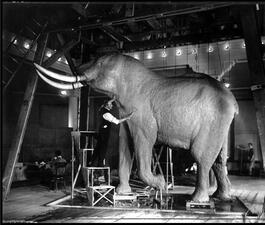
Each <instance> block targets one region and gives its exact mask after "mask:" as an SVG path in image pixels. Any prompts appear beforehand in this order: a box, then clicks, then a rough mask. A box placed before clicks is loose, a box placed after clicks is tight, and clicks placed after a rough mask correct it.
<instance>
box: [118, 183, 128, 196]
mask: <svg viewBox="0 0 265 225" xmlns="http://www.w3.org/2000/svg"><path fill="white" fill-rule="evenodd" d="M131 192H132V189H131V187H130V186H129V185H125V184H119V185H118V187H117V188H116V193H117V194H127V193H131Z"/></svg>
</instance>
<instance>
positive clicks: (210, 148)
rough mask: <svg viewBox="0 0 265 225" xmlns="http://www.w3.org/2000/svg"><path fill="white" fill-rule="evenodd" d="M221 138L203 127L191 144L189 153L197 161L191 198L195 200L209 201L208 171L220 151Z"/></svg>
mask: <svg viewBox="0 0 265 225" xmlns="http://www.w3.org/2000/svg"><path fill="white" fill-rule="evenodd" d="M222 142H223V138H220V134H219V133H217V132H212V129H205V130H202V131H201V132H200V135H198V136H197V137H196V139H195V140H194V142H193V145H192V146H191V154H192V156H193V158H194V159H195V161H196V163H197V168H198V169H197V181H196V186H195V191H194V193H193V194H192V200H193V201H196V202H207V201H209V193H208V187H209V172H210V169H211V167H212V165H213V163H214V161H215V159H216V157H217V155H218V154H219V152H220V149H221V147H222V144H223V143H222Z"/></svg>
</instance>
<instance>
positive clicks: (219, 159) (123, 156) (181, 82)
mask: <svg viewBox="0 0 265 225" xmlns="http://www.w3.org/2000/svg"><path fill="white" fill-rule="evenodd" d="M35 66H36V67H37V72H38V74H39V76H40V77H41V78H42V79H43V80H44V81H46V82H47V83H49V84H50V85H52V86H54V87H57V88H62V89H73V88H80V87H82V86H83V85H90V86H91V87H92V88H94V89H95V90H97V91H99V92H103V93H105V94H106V95H108V96H109V97H111V98H115V99H116V102H117V103H118V107H119V113H120V115H121V117H122V116H125V115H128V114H129V113H131V112H133V111H134V114H133V115H132V117H131V119H130V120H128V122H127V124H128V128H129V131H130V134H131V136H132V138H133V143H134V149H135V155H136V160H137V166H138V171H139V176H140V178H141V179H142V180H143V181H144V182H145V183H146V184H148V185H150V186H152V187H156V188H160V189H165V180H164V177H163V176H161V175H153V174H152V172H151V158H152V148H153V145H154V144H155V142H156V140H157V141H158V142H161V143H164V144H166V145H168V146H171V147H181V148H184V149H187V150H190V152H191V154H192V156H193V158H194V159H195V161H196V162H197V166H198V171H197V183H196V187H195V191H194V193H193V195H192V200H193V201H198V202H204V201H209V195H208V179H209V170H210V169H211V168H212V169H213V171H214V173H215V176H216V178H217V184H218V185H217V190H216V191H215V193H214V196H215V197H217V198H220V199H229V198H230V197H231V196H230V182H229V179H228V177H227V171H226V161H227V137H228V131H229V127H230V124H231V122H232V120H233V118H234V115H235V114H237V113H238V105H237V102H236V100H235V98H234V96H233V94H232V93H231V91H230V90H228V89H227V88H226V87H224V85H223V84H222V83H220V82H219V81H217V80H215V79H214V78H212V77H210V76H208V75H205V74H201V73H195V72H193V71H191V72H188V73H187V74H185V75H184V76H179V77H164V76H161V75H160V76H159V75H157V74H156V73H154V72H153V71H151V70H149V69H148V68H146V67H145V66H144V65H143V64H142V63H141V62H140V61H138V60H136V59H134V58H133V57H130V56H126V55H121V54H110V55H105V56H102V57H100V58H98V59H97V60H96V61H95V62H94V63H93V64H92V65H91V66H90V67H89V68H87V69H85V70H84V72H82V74H80V76H77V77H75V76H66V75H61V74H57V73H53V72H51V71H48V70H46V69H45V68H42V67H40V66H39V65H36V64H35ZM44 74H45V75H46V76H44ZM47 76H50V77H53V78H55V79H57V80H60V81H64V82H69V83H64V84H62V83H61V82H55V81H52V80H51V79H49V78H47ZM122 129H124V128H122ZM121 143H124V144H120V146H121V147H120V150H119V151H120V152H119V154H120V162H119V178H120V184H119V186H118V187H117V189H116V191H117V192H118V193H124V192H128V191H131V188H130V186H129V175H130V165H131V157H130V153H129V149H128V146H127V140H126V137H125V138H124V137H123V138H122V139H121Z"/></svg>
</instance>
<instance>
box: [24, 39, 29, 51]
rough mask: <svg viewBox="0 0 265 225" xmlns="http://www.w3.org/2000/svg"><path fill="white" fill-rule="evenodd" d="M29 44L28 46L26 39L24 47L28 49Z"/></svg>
mask: <svg viewBox="0 0 265 225" xmlns="http://www.w3.org/2000/svg"><path fill="white" fill-rule="evenodd" d="M29 46H30V45H29V43H28V42H27V41H25V43H24V48H26V49H29Z"/></svg>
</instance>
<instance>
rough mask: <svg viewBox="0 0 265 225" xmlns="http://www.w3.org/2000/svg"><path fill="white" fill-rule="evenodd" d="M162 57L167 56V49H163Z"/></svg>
mask: <svg viewBox="0 0 265 225" xmlns="http://www.w3.org/2000/svg"><path fill="white" fill-rule="evenodd" d="M161 57H163V58H165V57H167V53H166V50H165V49H164V50H163V51H162V54H161Z"/></svg>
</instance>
